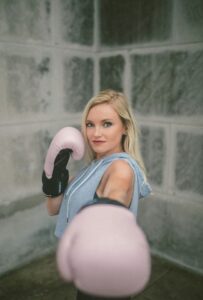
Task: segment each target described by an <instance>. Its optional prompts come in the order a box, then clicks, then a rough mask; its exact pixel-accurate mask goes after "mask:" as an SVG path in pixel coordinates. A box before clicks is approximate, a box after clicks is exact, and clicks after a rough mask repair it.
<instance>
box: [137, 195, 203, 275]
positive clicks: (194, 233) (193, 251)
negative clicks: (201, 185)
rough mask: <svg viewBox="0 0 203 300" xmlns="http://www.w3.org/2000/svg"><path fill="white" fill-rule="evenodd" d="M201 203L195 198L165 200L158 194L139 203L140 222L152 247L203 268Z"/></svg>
mask: <svg viewBox="0 0 203 300" xmlns="http://www.w3.org/2000/svg"><path fill="white" fill-rule="evenodd" d="M202 218H203V213H202V204H201V203H195V201H193V199H191V201H190V202H188V201H187V200H186V199H183V200H181V201H180V200H178V199H176V201H174V199H168V200H163V199H159V198H158V197H157V195H154V196H153V197H151V198H149V199H145V200H141V201H140V204H139V213H138V223H139V224H140V226H141V227H142V228H143V230H144V232H145V233H146V235H147V237H148V240H149V242H150V245H151V250H152V251H153V252H155V253H157V252H158V253H159V254H160V255H163V256H165V257H167V258H169V259H171V260H173V261H175V262H176V263H177V262H178V263H180V264H182V265H185V266H187V267H190V268H193V269H194V270H196V271H199V272H202V270H203V259H202V251H203V242H202V230H203V225H202Z"/></svg>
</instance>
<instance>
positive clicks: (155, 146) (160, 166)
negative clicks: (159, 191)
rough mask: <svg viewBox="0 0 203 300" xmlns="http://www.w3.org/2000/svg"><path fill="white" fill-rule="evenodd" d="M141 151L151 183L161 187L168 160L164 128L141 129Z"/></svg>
mask: <svg viewBox="0 0 203 300" xmlns="http://www.w3.org/2000/svg"><path fill="white" fill-rule="evenodd" d="M141 151H142V155H143V159H144V162H145V166H146V169H147V177H148V178H149V180H150V182H152V183H154V184H157V185H161V184H162V183H163V170H164V165H165V160H166V141H165V135H164V130H163V129H162V128H153V127H152V128H149V127H146V126H142V127H141Z"/></svg>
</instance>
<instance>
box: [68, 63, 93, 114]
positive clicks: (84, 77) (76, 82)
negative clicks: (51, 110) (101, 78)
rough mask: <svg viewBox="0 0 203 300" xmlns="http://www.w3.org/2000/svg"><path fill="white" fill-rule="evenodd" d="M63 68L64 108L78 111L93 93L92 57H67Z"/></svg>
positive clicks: (69, 110)
mask: <svg viewBox="0 0 203 300" xmlns="http://www.w3.org/2000/svg"><path fill="white" fill-rule="evenodd" d="M63 68H64V70H63V76H64V94H65V95H64V108H65V110H66V111H67V112H80V111H82V110H83V108H84V106H85V104H86V103H87V101H88V100H89V99H90V98H91V97H92V95H93V76H94V75H93V71H94V70H93V59H92V58H80V57H67V58H65V59H64V64H63Z"/></svg>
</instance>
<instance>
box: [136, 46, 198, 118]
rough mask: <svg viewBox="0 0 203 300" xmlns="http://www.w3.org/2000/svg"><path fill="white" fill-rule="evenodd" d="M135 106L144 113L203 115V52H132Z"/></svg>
mask: <svg viewBox="0 0 203 300" xmlns="http://www.w3.org/2000/svg"><path fill="white" fill-rule="evenodd" d="M131 63H132V65H131V71H132V79H131V83H132V99H133V106H134V107H135V109H136V110H137V111H139V112H140V113H142V114H155V115H156V114H157V115H169V116H171V115H186V116H191V115H202V113H203V85H202V82H203V52H202V51H194V52H192V51H191V52H186V51H178V52H177V51H171V52H169V51H166V52H162V53H156V54H149V55H132V57H131Z"/></svg>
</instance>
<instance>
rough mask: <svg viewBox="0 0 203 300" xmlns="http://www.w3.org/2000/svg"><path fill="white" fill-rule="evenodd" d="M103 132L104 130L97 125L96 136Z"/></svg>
mask: <svg viewBox="0 0 203 300" xmlns="http://www.w3.org/2000/svg"><path fill="white" fill-rule="evenodd" d="M101 134H102V131H101V128H100V126H95V130H94V136H96V137H97V136H101Z"/></svg>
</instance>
